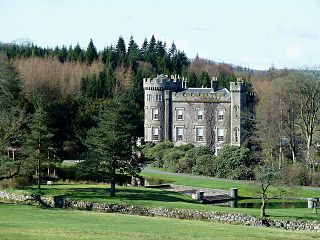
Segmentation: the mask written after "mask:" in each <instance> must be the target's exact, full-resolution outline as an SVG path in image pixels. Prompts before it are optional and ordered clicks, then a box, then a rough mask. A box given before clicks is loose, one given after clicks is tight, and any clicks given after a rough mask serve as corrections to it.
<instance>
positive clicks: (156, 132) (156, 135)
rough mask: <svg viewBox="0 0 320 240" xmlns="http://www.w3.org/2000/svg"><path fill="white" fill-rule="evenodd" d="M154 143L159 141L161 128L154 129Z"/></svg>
mask: <svg viewBox="0 0 320 240" xmlns="http://www.w3.org/2000/svg"><path fill="white" fill-rule="evenodd" d="M152 141H159V128H157V127H153V128H152Z"/></svg>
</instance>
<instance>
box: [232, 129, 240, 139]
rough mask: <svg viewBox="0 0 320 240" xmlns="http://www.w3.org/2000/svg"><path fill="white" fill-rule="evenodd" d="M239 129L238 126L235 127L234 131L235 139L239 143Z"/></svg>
mask: <svg viewBox="0 0 320 240" xmlns="http://www.w3.org/2000/svg"><path fill="white" fill-rule="evenodd" d="M238 131H239V129H238V128H237V127H235V128H234V130H233V132H234V141H235V142H236V143H237V142H238V140H239V139H238Z"/></svg>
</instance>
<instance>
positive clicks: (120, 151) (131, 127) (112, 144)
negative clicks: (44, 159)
mask: <svg viewBox="0 0 320 240" xmlns="http://www.w3.org/2000/svg"><path fill="white" fill-rule="evenodd" d="M137 113H138V111H137V107H136V105H135V104H134V103H133V102H132V101H130V100H129V101H128V98H126V97H124V96H118V97H116V98H114V99H112V100H110V101H108V102H107V103H106V104H105V105H103V106H102V108H101V110H100V113H99V116H98V123H97V127H95V128H92V129H90V130H89V132H88V137H87V140H86V146H87V147H88V158H87V160H86V161H85V162H84V164H85V165H86V166H88V168H87V169H89V171H90V170H92V171H99V172H101V174H104V175H105V176H107V177H108V178H109V180H110V183H111V191H110V195H111V196H115V193H116V192H115V190H116V189H115V185H116V175H117V174H123V173H126V172H127V173H131V174H136V173H137V172H139V171H140V169H141V164H140V162H139V159H138V158H137V154H136V153H135V151H134V148H135V140H136V136H137V119H138V116H137Z"/></svg>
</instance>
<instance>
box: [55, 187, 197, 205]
mask: <svg viewBox="0 0 320 240" xmlns="http://www.w3.org/2000/svg"><path fill="white" fill-rule="evenodd" d="M51 190H52V189H51ZM54 190H56V191H57V192H59V190H61V189H58V188H56V189H54ZM60 193H61V191H60ZM56 197H59V198H69V199H77V200H82V201H99V202H108V200H122V201H128V202H129V201H132V202H133V203H134V201H162V202H188V203H195V201H194V200H192V199H190V200H189V199H187V198H186V197H185V196H183V195H182V194H178V193H174V192H170V191H165V190H156V191H155V190H149V189H142V188H140V189H139V188H136V189H132V188H120V189H116V196H115V197H110V189H103V188H72V189H68V190H67V191H66V192H65V193H63V194H60V195H58V196H56Z"/></svg>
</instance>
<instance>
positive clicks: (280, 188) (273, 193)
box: [255, 163, 289, 218]
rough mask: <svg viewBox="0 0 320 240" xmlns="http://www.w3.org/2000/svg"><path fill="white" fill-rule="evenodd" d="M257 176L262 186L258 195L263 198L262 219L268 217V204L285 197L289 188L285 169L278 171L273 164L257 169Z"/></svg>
mask: <svg viewBox="0 0 320 240" xmlns="http://www.w3.org/2000/svg"><path fill="white" fill-rule="evenodd" d="M255 175H256V178H257V181H258V184H259V186H260V188H259V191H258V194H259V195H260V197H261V208H260V217H262V218H264V217H266V216H267V215H266V208H267V203H268V202H269V201H270V200H271V199H275V198H279V197H281V196H283V195H284V194H285V193H286V192H287V190H288V189H289V188H288V186H285V185H284V184H285V183H287V181H286V175H287V174H285V173H284V169H278V168H275V167H274V166H273V164H271V163H266V164H263V165H260V166H259V167H257V169H256V171H255ZM271 189H272V190H271Z"/></svg>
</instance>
